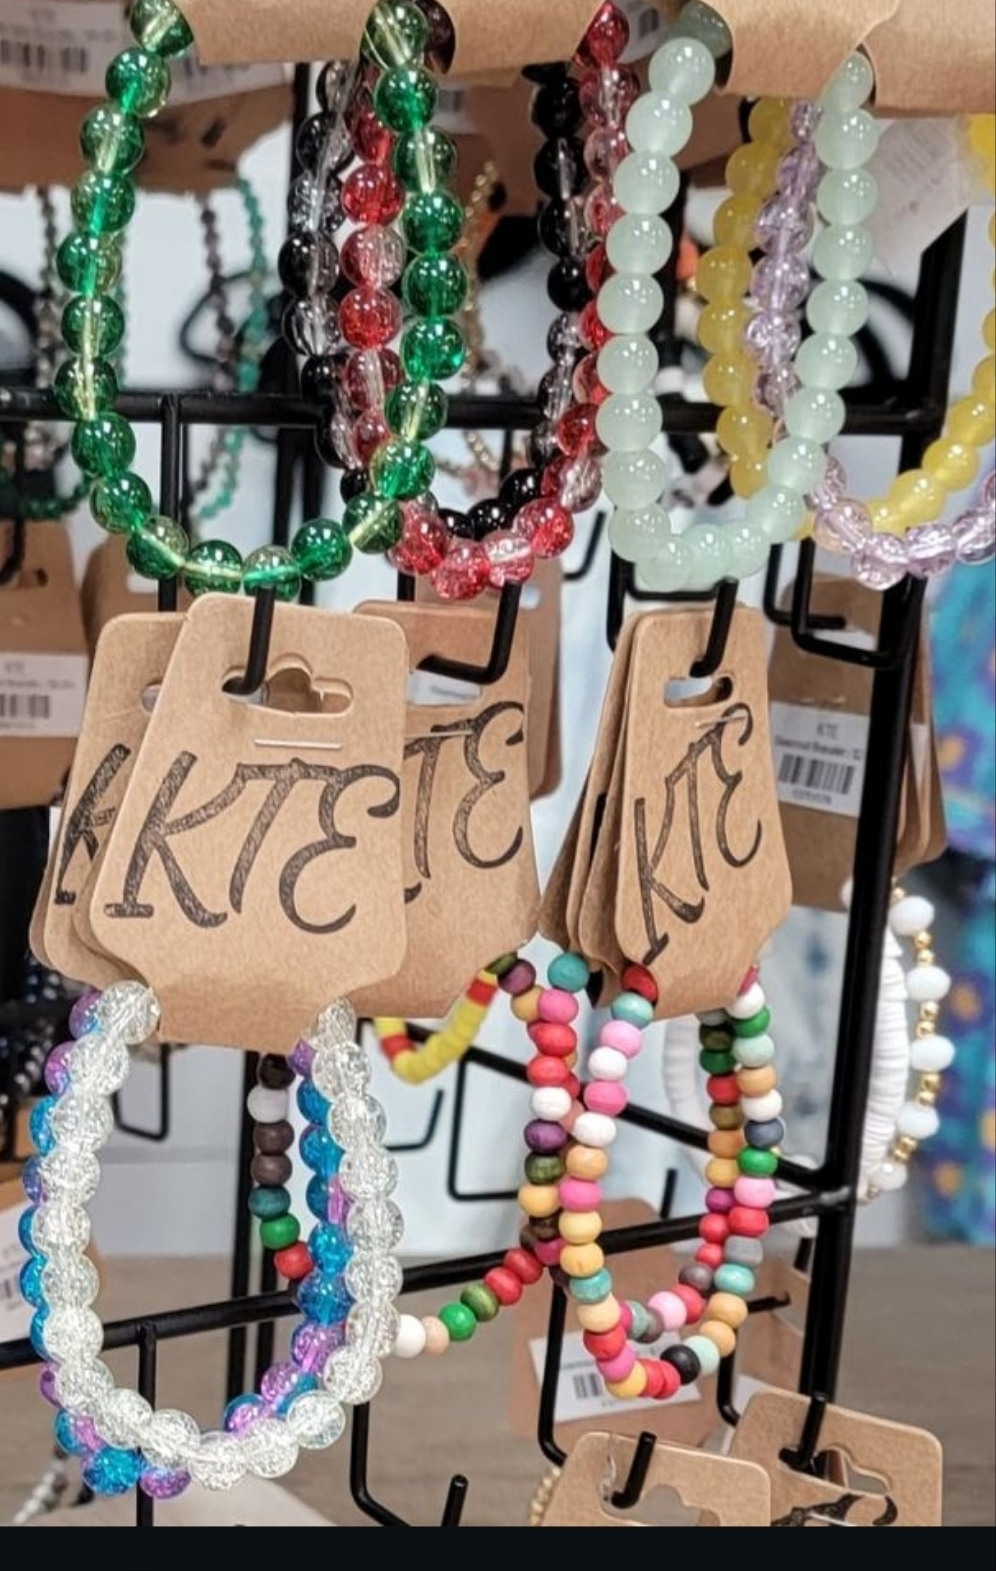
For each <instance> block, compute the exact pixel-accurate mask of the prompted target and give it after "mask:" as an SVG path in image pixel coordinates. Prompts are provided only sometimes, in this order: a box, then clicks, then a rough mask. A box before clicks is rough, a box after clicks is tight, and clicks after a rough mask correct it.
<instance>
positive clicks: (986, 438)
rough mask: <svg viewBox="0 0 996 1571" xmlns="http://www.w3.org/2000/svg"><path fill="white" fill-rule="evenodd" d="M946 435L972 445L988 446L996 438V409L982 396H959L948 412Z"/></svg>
mask: <svg viewBox="0 0 996 1571" xmlns="http://www.w3.org/2000/svg"><path fill="white" fill-rule="evenodd" d="M944 435H945V436H946V437H948V438H949V439H950V440H951V441H954V442H963V443H965V444H966V445H967V446H971V447H987V446H988V445H989V443H990V442H992V441H993V440H994V438H996V409H994V407H993V405H992V404H991V403H987V402H986V401H985V400H984V399H980V398H959V399H958V402H957V403H955V404H953V405H952V407H951V410H950V412H949V414H948V419H947V424H946V425H945V428H944Z"/></svg>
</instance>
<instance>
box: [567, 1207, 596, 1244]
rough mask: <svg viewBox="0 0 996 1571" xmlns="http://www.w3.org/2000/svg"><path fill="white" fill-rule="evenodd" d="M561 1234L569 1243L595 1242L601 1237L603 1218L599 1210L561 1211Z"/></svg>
mask: <svg viewBox="0 0 996 1571" xmlns="http://www.w3.org/2000/svg"><path fill="white" fill-rule="evenodd" d="M558 1226H559V1228H560V1236H561V1238H562V1239H564V1241H565V1243H568V1244H594V1243H596V1242H597V1241H598V1239H599V1238H600V1237H601V1233H602V1218H601V1215H600V1213H599V1212H598V1211H568V1210H564V1211H561V1213H560V1221H559V1223H558Z"/></svg>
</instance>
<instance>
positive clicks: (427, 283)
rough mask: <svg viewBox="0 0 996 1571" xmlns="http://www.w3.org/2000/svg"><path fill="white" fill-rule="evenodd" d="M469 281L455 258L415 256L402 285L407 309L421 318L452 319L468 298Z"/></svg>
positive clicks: (446, 256)
mask: <svg viewBox="0 0 996 1571" xmlns="http://www.w3.org/2000/svg"><path fill="white" fill-rule="evenodd" d="M467 285H468V279H467V274H466V271H465V270H464V267H463V264H462V263H461V262H459V261H458V260H457V258H456V257H455V256H450V255H443V256H418V257H416V258H415V260H414V261H413V262H412V263H411V264H410V265H409V267H408V269H407V271H406V272H405V276H404V279H403V281H402V293H403V296H404V299H405V301H406V302H407V304H408V306H409V307H410V308H411V310H413V311H417V312H418V313H419V315H420V316H451V315H452V314H453V312H455V311H459V309H460V307H461V306H462V305H463V302H464V300H465V298H466V295H467Z"/></svg>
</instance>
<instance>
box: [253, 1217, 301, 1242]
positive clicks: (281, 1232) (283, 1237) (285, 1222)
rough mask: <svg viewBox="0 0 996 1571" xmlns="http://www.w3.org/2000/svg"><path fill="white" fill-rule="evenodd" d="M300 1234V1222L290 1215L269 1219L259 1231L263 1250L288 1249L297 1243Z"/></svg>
mask: <svg viewBox="0 0 996 1571" xmlns="http://www.w3.org/2000/svg"><path fill="white" fill-rule="evenodd" d="M300 1234H301V1224H300V1222H299V1221H298V1220H297V1217H295V1216H290V1215H285V1216H277V1217H271V1218H269V1219H268V1220H267V1221H265V1222H263V1223H262V1225H261V1226H260V1229H259V1236H260V1240H261V1242H262V1245H263V1248H264V1249H289V1248H290V1246H291V1244H296V1243H297V1241H298V1238H299V1237H300Z"/></svg>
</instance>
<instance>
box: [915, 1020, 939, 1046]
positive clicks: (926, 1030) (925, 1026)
mask: <svg viewBox="0 0 996 1571" xmlns="http://www.w3.org/2000/svg"><path fill="white" fill-rule="evenodd" d="M914 1035H915V1036H918V1037H919V1038H920V1040H921V1041H923V1038H924V1037H925V1036H936V1035H937V1027H936V1026H935V1024H934V1022H933V1021H932V1020H918V1021H917V1023H916V1027H915V1030H914Z"/></svg>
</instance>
